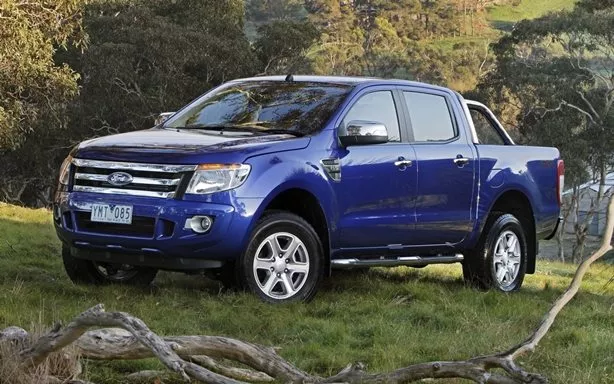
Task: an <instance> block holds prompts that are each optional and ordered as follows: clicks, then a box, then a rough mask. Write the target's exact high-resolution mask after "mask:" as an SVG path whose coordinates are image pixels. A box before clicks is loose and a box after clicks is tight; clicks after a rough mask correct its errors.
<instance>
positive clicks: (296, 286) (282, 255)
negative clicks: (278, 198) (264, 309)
mask: <svg viewBox="0 0 614 384" xmlns="http://www.w3.org/2000/svg"><path fill="white" fill-rule="evenodd" d="M322 258H323V251H322V244H321V242H320V239H319V238H318V235H317V234H316V232H315V231H314V229H313V227H311V225H309V223H308V222H307V221H305V220H304V219H303V218H301V217H300V216H297V215H294V214H292V213H288V212H271V213H267V214H265V215H264V217H263V218H262V219H261V220H260V221H259V222H258V224H257V225H256V228H255V229H254V231H253V233H252V236H251V238H250V242H249V245H248V247H247V249H246V250H245V253H244V254H243V256H242V257H241V261H240V265H239V268H240V275H241V280H242V282H243V283H244V284H245V285H246V287H247V288H249V289H250V290H251V291H252V292H254V293H255V294H257V295H258V296H259V297H260V298H261V299H262V300H264V301H267V302H270V303H284V302H292V301H309V300H311V299H312V298H313V296H314V295H315V294H316V291H317V290H318V287H319V285H320V283H321V280H322V276H323V264H324V263H323V262H322Z"/></svg>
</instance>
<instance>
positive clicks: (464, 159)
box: [454, 155, 469, 167]
mask: <svg viewBox="0 0 614 384" xmlns="http://www.w3.org/2000/svg"><path fill="white" fill-rule="evenodd" d="M454 164H456V165H457V166H459V167H464V166H465V165H467V164H469V158H468V157H463V155H458V156H456V159H454Z"/></svg>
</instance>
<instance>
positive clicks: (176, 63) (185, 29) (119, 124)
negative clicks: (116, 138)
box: [66, 0, 256, 136]
mask: <svg viewBox="0 0 614 384" xmlns="http://www.w3.org/2000/svg"><path fill="white" fill-rule="evenodd" d="M85 27H86V29H87V30H88V33H89V35H90V47H89V49H88V50H87V51H85V52H84V53H83V54H80V53H79V52H72V55H69V56H68V57H66V62H68V63H70V65H71V66H72V67H73V68H75V69H76V70H77V71H78V72H79V73H81V74H82V76H83V82H81V84H80V85H81V97H80V100H79V102H78V103H77V105H75V106H74V108H73V113H72V126H73V129H72V131H73V132H76V131H78V130H81V132H82V135H83V136H91V135H92V134H106V133H110V132H125V131H128V130H135V129H143V128H147V127H150V126H151V125H152V123H153V118H154V117H155V115H156V114H157V113H159V112H162V111H166V110H175V109H176V108H179V107H181V106H182V105H184V104H185V103H186V102H188V101H189V100H191V99H193V98H195V97H196V96H198V95H199V94H200V93H202V92H203V90H206V89H208V88H211V87H212V86H214V85H217V84H219V83H222V82H224V81H226V80H229V79H233V78H236V77H241V76H244V75H248V74H251V73H252V72H253V71H254V66H253V64H252V63H254V62H255V61H256V60H255V58H254V56H253V54H252V53H251V50H250V47H249V44H248V42H247V40H246V39H245V37H244V35H243V32H242V27H243V5H242V1H239V0H226V1H220V2H217V1H216V2H202V1H197V0H179V1H175V2H172V3H171V2H167V1H163V0H159V1H144V0H143V1H117V2H115V3H109V2H108V1H97V2H95V3H93V4H92V5H90V6H89V7H88V8H87V11H86V15H85Z"/></svg>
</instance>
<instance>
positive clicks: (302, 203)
mask: <svg viewBox="0 0 614 384" xmlns="http://www.w3.org/2000/svg"><path fill="white" fill-rule="evenodd" d="M271 210H280V211H286V212H291V213H294V214H295V215H297V216H300V217H301V218H303V219H304V220H305V221H307V222H308V223H309V224H310V225H311V226H312V227H313V229H314V230H315V231H316V234H317V235H318V237H319V238H320V242H321V243H322V252H323V255H324V259H325V260H324V262H325V268H326V269H327V270H328V269H330V268H329V266H330V226H329V222H330V221H329V218H328V217H327V214H326V209H325V207H324V206H323V205H322V202H321V201H320V199H318V197H317V195H316V193H315V192H314V191H312V190H310V189H309V188H306V187H305V186H303V185H295V184H287V185H284V186H280V187H279V188H276V189H275V190H274V191H272V192H271V193H270V194H269V196H268V197H267V198H266V199H265V200H264V202H263V204H262V205H261V206H260V208H259V209H258V211H257V212H256V213H255V215H254V218H255V220H254V222H257V221H258V220H259V219H260V218H261V217H262V215H264V214H265V212H267V211H271ZM250 232H251V229H250Z"/></svg>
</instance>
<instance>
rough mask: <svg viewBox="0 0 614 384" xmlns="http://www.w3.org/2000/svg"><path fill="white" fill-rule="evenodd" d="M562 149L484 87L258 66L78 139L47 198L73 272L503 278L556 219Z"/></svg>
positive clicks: (300, 293) (252, 286)
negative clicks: (490, 102)
mask: <svg viewBox="0 0 614 384" xmlns="http://www.w3.org/2000/svg"><path fill="white" fill-rule="evenodd" d="M563 178H564V164H563V161H562V160H561V159H560V154H559V151H558V150H557V149H555V148H540V147H527V146H518V145H515V144H514V142H513V141H512V139H511V138H510V136H509V135H508V134H507V133H506V132H505V130H504V129H503V127H502V126H501V124H500V123H499V122H498V120H497V118H496V117H495V116H494V115H493V114H492V112H491V111H490V110H489V109H488V108H487V107H485V106H484V105H482V104H480V103H477V102H474V101H468V100H465V99H463V97H462V96H461V95H459V94H458V93H456V92H454V91H451V90H449V89H446V88H442V87H437V86H433V85H428V84H423V83H417V82H409V81H402V80H381V79H369V78H350V77H317V76H292V75H289V76H286V77H277V76H275V77H256V78H249V79H240V80H235V81H230V82H228V83H225V84H223V85H221V86H219V87H217V88H215V89H213V90H211V91H209V92H208V93H206V94H204V95H203V96H201V97H199V98H197V99H196V100H195V101H193V102H191V103H190V104H188V105H187V106H186V107H184V108H183V109H181V110H180V111H179V112H176V113H172V115H171V116H170V117H169V118H168V119H166V120H164V121H160V122H159V123H158V124H157V125H156V126H155V127H153V128H151V129H146V130H142V131H137V132H130V133H124V134H119V135H112V136H107V137H101V138H96V139H93V140H89V141H85V142H83V143H81V144H79V145H78V146H77V147H76V148H74V149H73V150H72V152H71V153H70V155H69V156H68V157H67V159H66V160H65V161H64V163H63V165H62V167H61V171H60V177H59V185H58V191H57V193H56V196H55V201H54V206H53V218H54V223H55V228H56V231H57V234H58V236H59V238H60V240H61V241H62V244H63V251H62V256H63V261H64V266H65V269H66V272H67V274H68V276H69V277H70V278H71V279H72V280H73V281H74V282H76V283H85V284H104V283H110V282H117V283H131V284H149V283H151V281H152V280H153V279H154V278H155V276H156V273H157V271H158V270H170V271H180V272H185V273H208V274H209V275H211V276H215V277H216V278H218V279H220V280H222V281H224V282H225V283H227V284H232V283H235V284H238V285H239V286H240V287H243V288H245V289H248V290H250V291H252V292H254V293H255V294H257V295H258V296H259V297H260V298H262V299H263V300H265V301H268V302H273V303H279V302H287V301H298V300H303V301H306V300H309V299H311V298H312V297H313V296H314V294H315V293H316V291H317V290H318V287H319V285H320V283H321V281H322V279H323V278H324V277H326V276H327V275H328V274H330V273H331V271H332V270H334V269H338V268H361V267H371V266H400V265H404V266H412V267H424V266H426V265H429V264H438V263H457V262H458V263H462V266H463V275H464V278H465V280H466V281H467V282H468V283H469V284H472V285H474V286H476V287H480V288H482V289H497V290H501V291H505V292H509V291H514V290H517V289H519V288H520V286H521V285H522V282H523V279H524V277H525V274H530V273H534V272H535V259H536V255H537V253H538V244H539V243H538V241H539V240H540V239H544V238H549V237H552V236H553V235H554V233H555V231H556V228H557V227H558V222H559V211H560V204H561V190H562V188H563Z"/></svg>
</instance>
